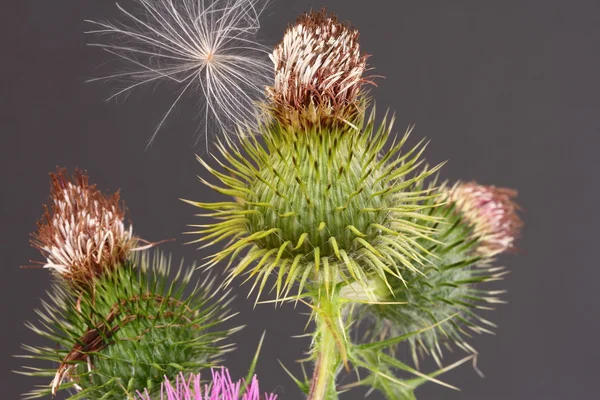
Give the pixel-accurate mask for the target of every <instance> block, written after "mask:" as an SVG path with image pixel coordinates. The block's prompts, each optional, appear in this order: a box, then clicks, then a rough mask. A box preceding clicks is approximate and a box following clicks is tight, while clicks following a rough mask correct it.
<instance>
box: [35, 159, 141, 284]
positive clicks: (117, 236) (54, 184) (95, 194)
mask: <svg viewBox="0 0 600 400" xmlns="http://www.w3.org/2000/svg"><path fill="white" fill-rule="evenodd" d="M50 176H51V194H50V201H51V205H50V206H46V207H45V209H46V212H45V215H44V217H43V218H42V219H41V220H40V221H39V222H38V229H37V231H36V232H35V233H33V234H32V236H33V239H32V240H31V243H32V245H33V247H35V248H37V249H38V250H40V251H41V252H42V254H43V255H44V256H45V257H46V263H45V264H44V266H43V267H44V268H49V269H52V270H54V271H56V272H57V273H58V274H59V275H60V276H62V277H63V278H64V279H65V280H67V281H69V282H70V283H72V284H74V285H82V286H86V285H88V284H89V282H91V281H92V280H93V279H94V278H96V277H97V276H99V275H101V274H103V273H104V272H105V270H107V269H112V268H114V267H115V266H116V265H118V264H119V263H121V262H123V261H124V260H125V259H126V258H127V256H128V254H129V252H130V251H131V250H133V249H134V247H135V245H136V243H137V239H135V238H134V237H133V234H132V227H131V226H129V227H127V226H126V225H125V222H124V217H125V211H124V208H123V204H122V203H121V201H120V199H119V194H118V193H115V194H114V195H112V196H111V197H107V196H105V195H104V194H102V192H100V191H99V190H98V189H97V188H96V186H95V185H90V184H89V183H88V177H87V175H85V174H84V173H82V172H79V171H77V172H76V173H75V178H74V179H70V178H69V176H68V175H67V173H66V171H65V170H64V169H59V170H58V172H57V173H56V174H51V175H50Z"/></svg>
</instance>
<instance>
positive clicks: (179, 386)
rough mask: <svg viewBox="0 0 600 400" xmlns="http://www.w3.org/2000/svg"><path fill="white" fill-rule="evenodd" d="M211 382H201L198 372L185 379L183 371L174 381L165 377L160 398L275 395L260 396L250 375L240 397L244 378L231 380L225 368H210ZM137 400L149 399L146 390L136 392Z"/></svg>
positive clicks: (225, 399) (233, 399)
mask: <svg viewBox="0 0 600 400" xmlns="http://www.w3.org/2000/svg"><path fill="white" fill-rule="evenodd" d="M211 372H212V382H210V383H207V384H202V382H201V380H200V374H190V376H189V378H188V379H187V380H186V378H185V376H184V375H183V373H181V374H179V376H177V377H176V378H175V382H174V383H173V382H171V381H169V379H167V378H166V377H165V382H164V383H163V384H162V385H161V391H160V394H161V397H160V398H161V400H276V399H277V395H275V394H272V393H271V394H269V393H265V394H264V396H263V397H261V396H260V389H259V387H258V379H257V378H256V375H254V376H253V377H252V381H251V382H250V385H248V386H247V387H246V391H245V393H244V395H243V396H241V397H240V392H241V389H242V384H244V385H246V383H245V382H244V380H239V381H237V382H233V380H232V379H231V375H230V374H229V371H228V370H227V369H226V368H222V369H220V370H212V371H211ZM138 396H139V400H151V398H150V395H149V394H148V390H147V389H146V390H145V391H144V393H143V394H142V393H140V392H138Z"/></svg>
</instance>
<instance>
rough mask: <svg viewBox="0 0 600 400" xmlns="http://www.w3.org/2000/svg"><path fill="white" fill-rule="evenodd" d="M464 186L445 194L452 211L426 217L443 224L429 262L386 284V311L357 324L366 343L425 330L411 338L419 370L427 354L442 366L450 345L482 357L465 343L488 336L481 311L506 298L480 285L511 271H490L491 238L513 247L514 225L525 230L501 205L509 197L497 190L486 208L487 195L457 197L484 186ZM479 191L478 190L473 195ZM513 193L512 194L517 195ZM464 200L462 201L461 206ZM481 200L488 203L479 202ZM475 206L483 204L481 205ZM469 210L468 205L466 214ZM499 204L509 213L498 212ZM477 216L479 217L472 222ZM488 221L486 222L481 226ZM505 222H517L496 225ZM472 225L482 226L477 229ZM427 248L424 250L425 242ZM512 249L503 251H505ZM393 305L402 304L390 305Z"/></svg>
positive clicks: (372, 310) (370, 308)
mask: <svg viewBox="0 0 600 400" xmlns="http://www.w3.org/2000/svg"><path fill="white" fill-rule="evenodd" d="M464 185H465V184H458V185H455V186H454V187H453V188H452V189H449V190H444V191H443V193H442V195H441V197H443V198H447V199H448V200H449V201H448V204H447V205H444V206H440V207H437V208H430V209H429V211H428V212H429V214H430V215H431V216H432V217H437V218H439V219H440V220H443V221H445V222H444V223H443V224H434V225H432V226H431V227H432V228H435V230H436V234H435V235H434V239H435V240H436V243H435V244H433V245H432V246H430V247H428V250H429V252H430V253H431V254H432V255H435V256H426V258H427V261H428V262H427V263H425V265H424V266H423V268H422V269H421V270H420V271H419V273H416V272H413V271H408V272H407V273H406V274H405V275H404V277H405V280H406V282H400V281H399V280H394V279H388V282H389V284H390V285H391V286H392V288H393V291H392V293H389V292H385V291H382V290H379V291H378V292H377V294H378V299H379V301H380V302H381V304H369V305H364V306H361V307H360V311H359V315H360V317H359V319H360V320H362V321H364V322H366V324H367V325H368V326H369V329H368V333H367V339H368V340H383V339H386V338H387V337H399V336H402V335H408V334H410V333H412V332H417V331H421V330H423V332H422V333H420V334H418V335H412V336H410V337H409V338H408V342H409V344H410V347H411V350H412V356H413V361H414V362H415V364H416V365H418V364H419V358H421V357H422V356H424V355H431V356H432V357H433V358H434V359H435V360H436V362H437V363H438V364H439V365H441V358H442V356H443V349H444V348H448V349H449V348H450V345H451V344H454V345H456V346H458V347H459V348H461V349H462V350H464V351H466V352H468V353H477V352H476V350H475V349H474V348H473V347H472V346H471V345H469V344H468V342H467V340H468V338H469V337H471V336H472V334H473V333H476V334H479V333H491V329H493V328H494V327H495V325H494V324H493V323H492V322H490V321H488V320H487V319H485V318H483V317H482V316H480V315H479V312H480V311H482V310H492V309H493V307H494V306H495V305H496V304H499V303H503V301H502V300H501V299H500V298H499V297H498V296H499V295H501V294H502V293H504V291H502V290H489V289H486V288H485V286H482V284H484V283H488V282H492V281H497V280H500V279H502V277H503V276H504V275H505V274H506V272H505V271H504V268H503V267H494V266H492V265H491V263H490V262H489V252H482V250H481V249H489V248H490V238H499V236H503V237H504V238H505V239H504V240H502V241H501V242H502V243H510V244H511V245H512V244H513V240H514V238H515V237H516V235H517V234H518V229H517V225H518V226H520V224H517V223H516V221H520V220H519V219H518V216H517V215H516V213H515V212H514V211H515V210H516V208H517V207H516V205H514V203H512V202H510V204H509V203H506V202H505V201H502V202H501V201H500V200H505V199H506V193H507V192H508V191H507V190H499V189H496V191H495V192H498V193H500V195H501V199H500V200H497V201H489V200H490V199H489V198H487V197H486V196H483V195H481V196H476V197H473V196H467V197H468V198H464V197H460V196H461V194H463V195H464V193H465V192H466V191H467V190H468V192H469V193H472V192H473V191H475V192H477V193H482V192H485V193H491V191H490V190H489V188H485V187H482V186H479V185H477V187H475V184H469V186H468V187H465V186H464ZM477 188H480V189H479V190H471V189H477ZM495 192H494V193H495ZM510 193H512V194H514V192H513V191H510ZM459 197H460V198H461V201H457V199H458V198H459ZM484 197H485V201H483V200H482V199H483V198H484ZM477 199H479V200H481V201H480V202H476V200H477ZM465 204H470V205H471V206H470V207H465ZM501 204H504V206H502V207H501V206H500V205H501ZM492 206H493V207H492ZM491 207H492V208H493V211H494V212H492V209H491ZM473 215H477V216H478V218H477V219H475V220H474V219H473ZM486 216H487V218H488V220H486V221H483V219H484V218H486ZM499 216H502V217H501V218H499ZM500 220H502V221H513V222H514V223H512V222H511V224H504V223H499V221H500ZM473 221H476V222H477V223H476V224H473ZM477 224H479V225H477ZM481 224H483V226H485V227H488V228H489V229H488V230H487V231H486V232H485V233H486V234H484V235H482V234H481V233H482V232H481V226H482V225H481ZM508 225H510V227H511V229H510V240H509V239H508V238H507V237H508V235H509V233H508V231H507V230H506V229H507V226H508ZM493 227H495V229H496V230H495V231H494V230H493V229H494V228H493ZM499 242H500V240H497V241H494V243H499ZM423 245H426V243H425V242H423ZM509 247H510V246H505V247H504V250H507V249H509ZM496 249H498V248H496ZM497 253H498V252H495V253H494V254H497ZM391 301H397V302H401V303H405V304H397V305H395V304H386V302H391ZM427 327H432V328H431V329H426V328H427Z"/></svg>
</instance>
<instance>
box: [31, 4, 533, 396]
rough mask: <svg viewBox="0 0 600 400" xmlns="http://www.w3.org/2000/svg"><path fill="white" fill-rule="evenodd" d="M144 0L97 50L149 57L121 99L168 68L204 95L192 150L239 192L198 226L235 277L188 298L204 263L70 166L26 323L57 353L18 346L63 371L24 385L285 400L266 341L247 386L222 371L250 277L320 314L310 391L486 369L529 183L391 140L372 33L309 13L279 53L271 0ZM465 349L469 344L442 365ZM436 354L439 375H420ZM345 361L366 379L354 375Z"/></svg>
mask: <svg viewBox="0 0 600 400" xmlns="http://www.w3.org/2000/svg"><path fill="white" fill-rule="evenodd" d="M137 1H138V3H139V5H141V9H142V10H143V13H142V14H140V15H136V14H134V13H133V12H131V11H127V10H125V9H124V8H121V7H120V8H119V9H120V11H121V12H122V13H123V15H124V16H125V19H126V21H127V22H128V23H129V24H127V23H108V22H102V23H99V22H94V24H95V26H97V27H99V29H98V30H95V31H93V32H94V33H100V34H108V35H110V37H111V38H113V39H119V38H125V39H127V43H128V44H127V45H125V44H124V43H121V42H118V41H108V42H107V43H97V45H98V46H100V47H102V48H104V49H105V50H108V51H109V52H110V53H113V54H116V55H118V56H119V57H121V58H122V59H124V60H125V61H128V62H130V63H131V65H132V66H133V67H134V68H136V69H135V70H134V71H131V72H123V73H119V74H115V75H114V76H111V77H109V78H131V79H134V80H135V81H136V83H134V84H132V85H129V86H127V87H126V88H125V89H124V90H122V91H120V92H118V93H117V94H119V93H124V92H126V91H128V90H130V89H133V88H134V87H136V86H139V85H142V84H145V83H150V82H155V81H159V80H163V79H166V80H169V81H174V82H176V83H179V84H181V85H183V86H182V91H181V92H180V94H179V97H177V99H176V101H175V103H174V104H173V107H174V106H175V104H176V103H177V102H178V101H179V99H180V98H181V96H183V94H184V93H186V92H187V91H188V90H191V88H192V87H194V88H196V89H198V90H197V92H198V93H199V94H200V96H199V97H200V98H201V100H202V101H203V104H204V109H203V116H202V117H203V118H204V119H205V129H206V130H207V132H208V129H209V128H210V126H211V125H210V124H209V123H208V122H206V121H209V120H210V119H211V118H212V119H213V120H214V121H215V124H213V125H212V126H213V127H214V128H215V129H216V130H217V132H218V133H222V135H217V136H216V137H215V140H214V143H211V144H210V147H209V148H211V149H212V150H213V153H211V156H212V157H210V159H209V157H198V161H199V162H200V164H201V166H202V168H203V169H204V170H205V171H206V172H207V173H208V177H207V178H204V177H202V178H201V181H202V183H203V184H204V185H205V186H206V187H208V188H209V189H211V190H214V191H216V192H218V193H220V194H221V195H223V196H226V197H227V198H226V199H224V200H222V201H219V202H204V201H194V200H185V201H186V202H188V203H189V204H191V205H193V206H194V207H196V208H198V209H200V211H199V214H197V216H198V218H201V222H199V223H196V224H193V225H190V227H191V229H190V230H189V231H188V232H187V234H189V235H191V238H192V239H191V241H190V242H191V243H195V244H198V245H200V246H201V247H208V248H210V249H211V250H212V251H211V254H210V255H209V256H208V259H207V260H206V261H205V263H204V264H203V265H202V266H201V267H202V268H201V269H211V270H213V271H214V270H215V269H221V270H222V271H224V276H223V277H222V275H221V274H218V273H217V274H213V275H212V276H213V278H204V280H203V281H202V283H200V284H198V285H197V286H196V287H195V288H194V290H193V291H192V294H190V295H185V294H184V289H185V287H186V286H187V285H188V284H189V283H190V281H191V277H192V269H184V268H180V269H179V271H178V274H177V276H176V278H175V279H174V280H171V279H170V278H169V273H168V271H169V265H170V258H168V257H165V256H162V255H161V254H160V253H157V254H156V255H155V256H153V257H152V256H150V255H149V254H148V248H149V247H152V246H153V245H154V244H153V243H149V242H145V241H143V240H142V239H139V238H138V237H137V236H135V235H134V234H133V231H132V228H131V226H130V225H129V227H127V224H125V222H124V214H125V213H124V211H123V210H124V208H123V205H122V204H121V203H120V201H119V198H118V195H115V196H113V197H110V198H109V197H106V196H104V195H103V194H102V193H101V192H99V191H98V190H97V189H96V188H95V187H94V186H90V185H89V184H88V181H87V177H85V176H84V175H83V174H79V175H77V177H76V179H75V180H73V181H71V180H69V179H68V178H67V177H66V175H65V174H64V172H62V171H60V172H59V173H58V175H55V176H53V186H52V187H53V193H52V204H53V206H52V208H51V209H49V210H48V212H47V213H46V216H45V218H44V219H43V220H42V221H41V222H40V224H39V229H38V232H37V233H36V234H34V239H33V241H32V242H33V244H34V246H35V247H36V248H38V249H40V251H41V252H42V254H43V255H44V257H45V259H46V261H45V262H43V263H42V265H43V267H44V268H48V269H51V270H52V271H53V272H54V273H55V275H56V276H57V277H58V279H57V282H56V283H55V284H54V285H53V287H52V289H51V291H50V292H49V295H50V299H51V302H49V303H44V304H43V311H40V312H39V313H38V314H39V316H40V319H41V320H40V324H38V325H30V326H31V328H32V329H33V330H34V331H35V332H37V333H39V334H40V335H41V336H43V337H45V338H46V339H50V340H51V341H52V342H54V343H55V344H56V345H57V349H54V348H47V347H34V346H26V347H25V349H26V350H28V351H29V353H30V355H29V356H28V357H30V358H37V359H43V360H49V361H53V362H54V363H55V366H54V367H53V368H46V369H37V368H36V369H33V370H32V371H31V372H27V373H28V374H31V375H41V376H47V377H52V378H53V379H52V381H51V384H50V385H49V386H46V387H43V388H40V389H38V390H34V391H32V392H31V393H30V394H29V398H35V397H40V396H42V395H44V394H46V393H52V394H54V393H56V391H58V390H59V389H68V390H70V391H71V393H72V397H71V398H72V399H83V398H94V399H95V398H103V399H122V398H135V399H140V400H150V399H152V400H154V399H160V400H176V399H177V400H178V399H197V400H198V399H211V400H233V399H240V398H241V399H246V400H251V399H252V400H258V399H259V398H260V399H263V398H264V399H275V395H274V394H265V395H264V397H261V395H260V393H259V390H258V381H257V380H256V377H254V376H253V371H254V367H255V365H256V362H257V356H258V353H257V356H256V357H255V359H254V361H253V363H252V365H251V367H250V373H249V374H248V376H247V377H246V379H245V380H241V381H238V382H233V380H232V379H231V377H230V375H229V373H228V372H227V370H226V369H214V368H216V367H220V365H219V364H220V362H221V361H222V359H223V356H224V355H225V353H226V352H227V351H229V350H230V349H231V346H230V345H227V344H223V343H227V341H226V339H228V337H229V336H230V335H231V334H232V333H234V332H235V331H236V329H225V328H220V326H221V323H222V322H223V321H225V320H227V319H229V318H230V317H231V316H232V315H233V314H232V313H231V312H230V311H229V308H228V302H229V300H228V299H230V297H229V295H228V291H227V288H228V287H229V288H231V287H232V286H233V285H234V284H237V283H249V284H250V285H251V286H250V288H249V294H252V295H254V302H255V304H258V303H259V302H260V303H274V304H275V305H279V304H282V303H285V302H293V303H294V304H296V305H298V304H300V305H301V306H305V307H308V309H309V310H310V322H311V324H308V325H307V327H309V328H307V329H309V330H310V331H309V332H308V334H309V335H310V336H311V337H312V341H311V346H310V348H309V349H308V350H307V355H308V357H307V358H306V359H305V360H303V362H310V363H311V364H312V375H311V376H310V377H309V378H306V377H305V378H304V379H301V378H296V377H292V378H293V381H294V382H295V383H296V384H297V385H298V387H299V389H300V390H302V391H303V392H304V393H305V394H306V397H307V398H308V399H309V400H334V399H338V398H339V397H340V395H341V394H342V393H345V392H347V391H350V390H351V389H353V388H355V387H361V386H362V387H366V388H368V389H369V390H378V391H380V392H381V393H383V395H384V396H385V397H386V398H388V399H393V400H402V399H404V400H411V399H412V400H414V399H416V397H415V396H416V394H415V390H416V389H417V388H418V387H419V386H420V385H422V384H424V383H427V382H431V383H435V384H439V385H442V386H446V387H448V388H451V389H457V388H456V387H454V386H452V385H451V384H449V383H446V382H444V381H442V380H440V379H439V378H438V376H439V375H441V374H443V373H444V372H446V371H448V370H450V369H453V368H455V367H457V366H459V365H460V364H463V363H465V362H467V361H472V362H473V363H474V364H475V361H476V359H477V357H478V352H477V350H476V349H475V348H474V347H473V346H472V345H471V344H469V339H470V338H471V337H472V336H473V335H474V334H482V333H490V332H492V331H493V329H494V327H495V325H494V323H493V322H491V321H489V320H488V317H487V315H485V314H487V312H488V311H491V310H492V309H493V308H494V307H495V306H496V305H497V304H501V303H503V302H504V300H503V298H502V295H503V294H504V291H503V290H500V289H497V288H496V287H495V286H494V285H490V283H491V282H495V281H499V280H501V279H502V278H503V276H504V275H505V274H506V271H505V269H504V268H503V267H499V266H497V265H496V257H497V256H498V255H500V254H502V253H505V252H511V251H514V250H515V249H516V244H515V243H516V239H517V238H518V236H519V233H520V229H521V227H522V221H521V220H520V218H519V216H518V210H519V207H518V206H517V205H516V204H515V202H514V198H515V196H516V194H517V193H516V191H514V190H511V189H505V188H497V187H494V186H484V185H480V184H477V183H475V182H468V183H465V182H457V183H454V184H450V183H448V182H443V181H442V180H441V179H440V176H439V175H440V169H441V167H442V164H440V165H435V166H430V165H429V164H428V163H427V162H426V161H425V158H424V153H425V150H426V145H427V143H426V142H425V141H424V140H421V141H420V142H419V143H417V144H416V145H415V146H408V144H407V143H408V141H409V136H410V135H411V134H412V131H413V128H414V127H412V126H411V127H409V128H408V129H407V130H406V132H405V133H404V134H402V135H398V136H396V134H395V130H394V127H393V124H394V117H393V116H390V115H388V114H387V113H386V115H385V116H383V117H378V116H377V113H376V110H375V106H374V105H373V102H372V101H371V99H370V98H369V94H368V88H369V85H371V84H373V81H374V80H375V77H373V76H369V75H368V73H369V71H370V67H369V66H368V65H367V60H368V55H367V54H365V53H364V52H363V49H362V48H361V46H360V44H359V32H358V30H356V29H354V28H352V27H351V26H350V25H349V24H348V23H344V22H341V21H339V20H338V19H337V17H336V16H335V15H333V14H330V13H328V12H327V11H325V10H323V11H320V12H315V11H311V12H308V13H306V14H303V15H301V16H300V17H299V18H298V20H297V21H296V22H295V23H294V24H291V25H290V26H289V27H288V28H287V30H286V31H285V33H284V35H283V39H282V40H281V42H280V43H279V44H277V45H276V46H275V47H274V49H272V51H270V52H269V54H268V56H269V58H270V61H271V64H269V63H268V61H267V60H268V58H267V57H266V56H267V52H266V51H265V46H263V45H261V44H259V43H258V42H257V40H256V39H255V38H254V34H255V33H256V31H257V29H258V27H259V26H260V21H259V16H260V14H261V12H262V10H263V8H264V2H260V1H257V0H214V1H205V0H197V1H196V0H194V1H191V0H181V1H179V2H175V1H174V0H137ZM269 71H270V72H269ZM173 107H171V109H170V110H169V111H168V112H167V115H168V114H169V113H170V111H171V110H172V108H173ZM209 117H210V118H209ZM165 119H166V116H165V118H164V119H163V120H162V121H161V122H160V123H159V127H158V128H157V129H159V128H160V127H161V126H162V125H163V122H164V121H165ZM155 134H156V132H154V135H155ZM154 135H153V136H152V138H153V137H154ZM207 144H208V142H207ZM204 273H205V274H206V273H207V272H204ZM217 293H218V294H217ZM401 346H404V347H406V348H408V349H409V351H410V354H411V356H412V357H410V359H409V360H402V359H401V358H400V357H399V355H400V354H402V352H399V351H397V350H398V347H401ZM455 348H457V349H459V350H461V351H462V352H464V357H462V358H460V359H459V360H458V361H455V362H453V363H451V364H446V363H445V361H444V356H445V354H446V353H448V352H450V351H452V350H454V349H455ZM424 358H431V359H433V360H434V361H435V362H436V363H437V369H435V370H433V371H424V370H423V369H422V367H421V361H422V360H423V359H424ZM211 368H212V371H213V372H212V380H211V381H209V382H203V381H202V380H201V376H205V377H206V376H208V374H207V371H208V370H209V369H211ZM344 373H347V374H349V375H351V376H355V377H356V379H355V380H354V381H353V382H352V383H349V384H345V385H343V386H342V385H340V384H339V382H340V380H339V377H340V376H341V375H342V374H344Z"/></svg>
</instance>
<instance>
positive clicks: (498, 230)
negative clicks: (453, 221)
mask: <svg viewBox="0 0 600 400" xmlns="http://www.w3.org/2000/svg"><path fill="white" fill-rule="evenodd" d="M516 196H517V191H516V190H513V189H507V188H498V187H495V186H484V185H479V184H477V183H475V182H468V183H458V184H457V185H455V186H454V187H453V188H452V189H450V190H449V192H448V200H449V201H450V202H453V203H455V204H456V207H457V210H458V211H459V212H460V213H462V215H463V217H464V218H465V220H466V221H467V222H468V223H469V224H471V225H472V226H473V229H474V234H475V235H476V236H477V237H478V238H479V240H480V245H479V246H478V248H477V252H478V253H479V254H481V255H483V256H488V257H493V256H495V255H497V254H500V253H503V252H505V251H509V250H514V248H515V246H514V242H515V240H516V239H517V238H518V236H519V234H520V231H521V228H522V226H523V221H522V220H521V219H520V218H519V215H518V214H517V211H518V210H519V206H518V205H517V204H516V203H515V202H514V201H513V199H514V198H515V197H516Z"/></svg>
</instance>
